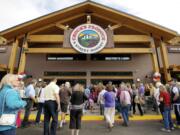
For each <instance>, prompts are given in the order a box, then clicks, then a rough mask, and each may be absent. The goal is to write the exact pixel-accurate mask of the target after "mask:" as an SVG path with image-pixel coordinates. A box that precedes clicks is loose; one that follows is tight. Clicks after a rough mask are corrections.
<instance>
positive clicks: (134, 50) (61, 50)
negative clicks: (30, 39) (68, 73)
mask: <svg viewBox="0 0 180 135" xmlns="http://www.w3.org/2000/svg"><path fill="white" fill-rule="evenodd" d="M26 53H63V54H77V53H79V52H77V51H76V50H74V49H73V48H28V49H27V50H26ZM100 53H101V54H108V53H112V54H116V53H136V54H138V53H140V54H145V53H152V48H105V49H103V50H102V51H101V52H100Z"/></svg>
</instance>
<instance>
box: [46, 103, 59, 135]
mask: <svg viewBox="0 0 180 135" xmlns="http://www.w3.org/2000/svg"><path fill="white" fill-rule="evenodd" d="M51 118H52V122H51V126H50V131H49V123H50V120H51ZM57 124H58V111H57V103H56V101H51V100H49V101H45V104H44V135H56V128H57Z"/></svg>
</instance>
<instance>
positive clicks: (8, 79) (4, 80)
mask: <svg viewBox="0 0 180 135" xmlns="http://www.w3.org/2000/svg"><path fill="white" fill-rule="evenodd" d="M16 79H18V75H15V74H6V75H5V76H4V77H3V78H2V80H1V82H0V90H1V89H2V88H3V86H4V85H10V86H12V81H14V80H16Z"/></svg>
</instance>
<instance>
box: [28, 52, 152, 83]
mask: <svg viewBox="0 0 180 135" xmlns="http://www.w3.org/2000/svg"><path fill="white" fill-rule="evenodd" d="M44 71H86V72H89V71H132V72H133V78H134V79H136V78H137V77H139V78H141V79H142V80H143V79H145V76H146V75H151V74H152V61H151V57H150V55H149V54H133V55H132V60H131V61H46V55H45V54H28V56H27V63H26V71H25V72H27V73H28V74H31V75H33V76H34V77H43V74H44Z"/></svg>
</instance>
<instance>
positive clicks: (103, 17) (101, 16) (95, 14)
mask: <svg viewBox="0 0 180 135" xmlns="http://www.w3.org/2000/svg"><path fill="white" fill-rule="evenodd" d="M92 15H94V16H95V17H99V18H101V19H103V20H107V21H110V22H112V23H115V24H119V23H120V22H118V21H117V20H114V19H111V18H108V17H106V16H103V15H99V14H97V13H92Z"/></svg>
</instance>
